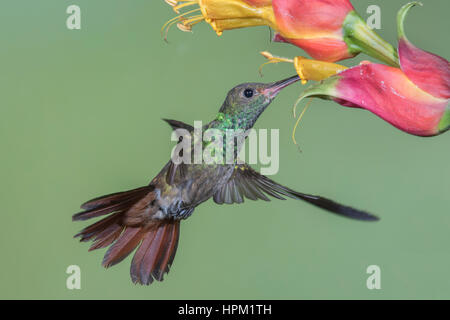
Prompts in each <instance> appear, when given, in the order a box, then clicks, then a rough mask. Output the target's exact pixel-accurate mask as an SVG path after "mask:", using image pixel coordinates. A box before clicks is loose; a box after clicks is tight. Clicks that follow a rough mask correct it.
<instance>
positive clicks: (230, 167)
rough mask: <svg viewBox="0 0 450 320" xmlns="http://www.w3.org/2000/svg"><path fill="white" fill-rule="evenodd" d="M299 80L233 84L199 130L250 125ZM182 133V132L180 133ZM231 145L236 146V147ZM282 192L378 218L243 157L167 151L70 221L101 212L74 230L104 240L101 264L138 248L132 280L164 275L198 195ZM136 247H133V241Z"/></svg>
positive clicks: (231, 197) (224, 200)
mask: <svg viewBox="0 0 450 320" xmlns="http://www.w3.org/2000/svg"><path fill="white" fill-rule="evenodd" d="M298 80H299V77H298V76H293V77H290V78H287V79H285V80H281V81H277V82H273V83H268V84H265V83H244V84H240V85H238V86H236V87H234V88H233V89H231V90H230V91H229V92H228V94H227V96H226V99H225V101H224V103H223V104H222V106H221V108H220V110H219V114H220V116H218V117H216V119H214V120H213V121H211V122H209V123H208V124H205V125H204V126H203V128H202V130H207V129H217V130H219V131H220V132H224V131H225V130H230V129H235V130H238V129H242V130H249V129H251V128H252V127H253V125H254V124H255V122H256V120H257V119H258V118H259V116H260V115H261V114H262V113H263V112H264V111H265V110H266V108H267V107H268V106H269V105H270V103H271V102H272V101H273V100H274V99H275V97H276V96H277V95H278V93H279V92H280V91H281V90H282V89H283V88H285V87H287V86H288V85H290V84H292V83H295V82H296V81H298ZM164 120H165V121H167V122H168V124H169V125H170V126H171V127H172V129H173V130H177V129H184V130H187V131H188V132H193V130H194V127H193V126H191V125H189V124H186V123H183V122H181V121H176V120H167V119H164ZM182 139H183V137H180V138H179V141H181V140H182ZM235 151H236V150H235ZM268 196H270V197H273V198H276V199H281V200H285V197H288V198H293V199H299V200H304V201H306V202H308V203H310V204H312V205H314V206H317V207H319V208H322V209H324V210H326V211H329V212H332V213H335V214H338V215H340V216H344V217H347V218H352V219H358V220H365V221H375V220H378V218H377V216H375V215H372V214H370V213H368V212H365V211H361V210H357V209H354V208H352V207H349V206H345V205H342V204H339V203H337V202H335V201H332V200H330V199H327V198H324V197H321V196H316V195H310V194H306V193H300V192H297V191H294V190H292V189H290V188H288V187H285V186H283V185H281V184H278V183H276V182H275V181H273V180H271V179H269V178H268V177H266V176H264V175H262V174H260V173H258V172H257V171H256V170H254V169H252V168H251V167H250V166H249V165H248V164H246V163H245V162H244V163H243V162H241V163H238V162H234V163H225V164H224V163H219V162H218V163H213V164H204V163H200V164H198V163H192V164H187V163H178V164H177V163H175V162H174V161H173V160H172V159H171V160H169V161H168V162H167V164H166V165H165V166H164V167H163V168H162V170H161V171H160V172H159V173H158V174H157V175H156V177H155V178H153V180H151V181H150V183H149V184H148V185H147V186H143V187H140V188H136V189H133V190H128V191H123V192H118V193H113V194H109V195H105V196H101V197H98V198H95V199H92V200H89V201H87V202H85V203H84V204H82V205H81V209H82V210H83V211H81V212H79V213H77V214H75V215H73V217H72V218H73V221H80V220H88V219H92V218H97V217H100V216H102V217H103V219H101V220H99V221H97V222H95V223H94V224H92V225H89V226H87V227H86V228H84V229H83V230H81V231H80V232H79V233H78V234H76V235H75V236H74V237H79V238H80V241H82V242H85V241H93V243H92V245H91V247H90V248H89V251H91V250H95V249H100V248H106V247H109V248H108V250H107V252H106V253H105V256H104V258H103V262H102V265H103V266H104V267H106V268H108V267H111V266H113V265H115V264H117V263H119V262H121V261H122V260H123V259H125V258H126V257H127V256H128V255H129V254H130V253H131V252H133V251H134V250H136V252H135V254H134V256H133V259H132V261H131V268H130V275H131V280H132V281H133V283H135V284H142V285H149V284H151V283H152V282H153V281H154V280H157V281H162V280H163V278H164V274H165V273H168V272H169V269H170V267H171V265H172V262H173V260H174V257H175V253H176V251H177V246H178V239H179V233H180V223H181V221H182V220H184V219H187V218H188V217H190V216H191V215H192V213H193V212H194V210H195V208H196V207H197V206H198V205H200V204H201V203H203V202H205V201H207V200H209V199H211V198H212V199H213V201H214V202H215V203H216V204H233V203H236V204H238V203H242V202H244V199H249V200H258V199H261V200H264V201H270V198H269V197H268ZM136 248H137V249H136Z"/></svg>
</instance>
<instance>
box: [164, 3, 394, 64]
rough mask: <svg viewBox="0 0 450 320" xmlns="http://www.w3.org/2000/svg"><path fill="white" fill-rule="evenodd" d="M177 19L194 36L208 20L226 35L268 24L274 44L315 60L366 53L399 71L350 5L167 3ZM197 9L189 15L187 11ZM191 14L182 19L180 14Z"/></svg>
mask: <svg viewBox="0 0 450 320" xmlns="http://www.w3.org/2000/svg"><path fill="white" fill-rule="evenodd" d="M165 1H166V2H167V3H168V4H169V5H171V6H172V7H173V9H174V11H175V12H177V13H179V15H178V16H176V17H175V18H173V19H171V20H169V21H168V22H167V23H166V24H165V25H164V26H163V29H167V30H168V29H169V28H170V26H171V25H172V24H175V23H176V24H177V26H178V28H179V29H180V30H182V31H191V30H192V26H194V25H195V24H197V23H199V22H201V21H206V22H207V23H209V24H210V25H211V26H212V28H213V29H214V30H215V31H216V33H217V34H218V35H221V34H222V32H223V31H224V30H231V29H236V28H244V27H251V26H261V25H267V26H269V27H271V28H272V29H274V30H276V31H277V32H278V33H277V34H276V36H275V38H274V41H281V42H290V43H292V44H294V45H296V46H298V47H300V48H302V49H303V50H305V51H306V52H307V53H308V54H309V55H310V56H311V57H313V58H315V59H318V60H323V61H328V62H334V61H339V60H342V59H347V58H351V57H354V56H355V55H357V54H358V53H360V52H364V53H366V54H368V55H370V56H372V57H374V58H376V59H379V60H381V61H383V62H385V63H387V64H388V65H392V66H398V58H397V53H396V50H395V49H394V48H393V47H392V46H391V45H390V44H388V43H387V42H385V41H384V40H383V39H381V38H380V37H379V36H378V35H377V34H376V33H375V32H374V31H373V30H371V29H370V28H369V27H368V26H367V24H366V23H365V21H364V20H363V19H362V18H361V17H360V16H359V15H358V14H357V13H356V12H355V10H354V8H353V6H352V4H351V3H350V1H349V0H180V1H177V0H165ZM192 6H197V8H196V9H193V10H188V7H192ZM181 9H183V10H188V11H186V12H185V13H182V14H180V10H181Z"/></svg>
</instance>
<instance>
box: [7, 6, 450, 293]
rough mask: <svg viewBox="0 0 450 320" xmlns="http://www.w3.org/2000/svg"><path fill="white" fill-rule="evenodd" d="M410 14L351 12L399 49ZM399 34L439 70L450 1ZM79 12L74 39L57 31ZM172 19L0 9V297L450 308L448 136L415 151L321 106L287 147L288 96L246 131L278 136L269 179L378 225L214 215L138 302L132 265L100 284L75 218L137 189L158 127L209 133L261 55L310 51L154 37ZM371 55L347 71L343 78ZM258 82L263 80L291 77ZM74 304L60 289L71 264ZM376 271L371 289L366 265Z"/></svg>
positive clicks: (157, 143)
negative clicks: (444, 302) (321, 301)
mask: <svg viewBox="0 0 450 320" xmlns="http://www.w3.org/2000/svg"><path fill="white" fill-rule="evenodd" d="M405 2H406V0H404V1H400V0H395V1H375V0H367V1H362V0H361V1H353V3H354V5H355V7H356V8H357V10H358V12H359V13H360V14H361V15H362V16H363V17H365V18H366V17H367V16H368V14H367V13H366V8H367V6H368V5H370V4H378V5H379V6H380V7H381V8H382V30H379V33H380V34H381V35H382V36H383V38H385V39H386V40H388V41H390V42H391V43H394V42H395V39H396V35H395V30H396V27H395V16H396V12H397V10H398V9H399V8H400V6H401V5H402V4H404V3H405ZM423 2H424V4H425V5H424V7H422V8H416V9H414V10H412V12H411V14H410V15H409V17H408V19H407V33H408V35H409V38H410V40H412V41H413V42H414V43H415V44H416V45H418V46H419V47H421V48H425V49H427V50H429V51H432V52H434V53H437V54H439V55H441V56H444V57H446V58H448V57H450V43H449V42H448V34H447V32H448V30H449V26H450V25H449V20H448V12H449V10H450V2H448V1H444V0H440V1H435V0H434V1H423ZM70 4H76V5H79V6H80V7H81V18H82V29H81V30H68V29H67V28H66V24H65V22H66V18H67V16H68V15H67V14H66V8H67V7H68V6H69V5H70ZM173 16H174V14H173V12H172V11H171V9H170V7H169V6H167V5H166V4H165V3H164V2H163V1H156V0H133V1H119V0H114V1H113V0H97V1H88V0H72V1H65V0H64V1H62V0H60V1H54V0H53V1H50V0H40V1H24V0H3V1H2V2H1V4H0V30H1V31H0V32H1V33H2V36H1V40H2V44H1V46H0V61H1V75H0V87H1V89H2V90H1V92H2V93H1V97H0V110H1V113H0V130H1V135H0V137H1V138H0V143H1V152H2V158H1V159H2V160H1V167H0V177H1V186H0V197H1V205H2V208H1V211H2V213H1V216H2V223H1V229H2V230H1V232H0V240H1V249H2V250H1V266H0V298H39V299H46V298H62V299H80V298H88V299H90V298H101V299H103V298H105V299H108V298H124V299H132V298H133V299H187V298H189V299H215V298H219V299H220V298H225V299H226V298H235V299H241V298H247V299H248V298H255V299H282V298H284V299H312V298H326V299H349V298H357V299H362V298H364V299H391V298H406V299H409V298H427V299H428V298H430V299H431V298H450V278H449V276H448V274H449V270H450V249H449V248H448V245H449V243H450V232H449V228H450V210H449V204H450V203H449V194H450V179H449V177H450V165H449V163H450V161H449V160H450V147H449V146H450V134H444V135H442V136H438V137H434V138H418V137H414V136H409V135H407V134H405V133H402V132H400V131H398V130H396V129H394V128H393V127H392V126H390V125H389V124H387V123H385V122H383V121H382V120H380V119H379V118H377V117H375V116H374V115H372V114H370V113H368V112H365V111H362V110H356V109H350V108H343V107H340V106H338V105H337V104H334V103H332V102H325V101H319V100H315V101H314V102H313V104H312V107H311V108H310V109H309V110H308V112H307V114H306V116H305V118H304V121H302V123H301V127H300V128H299V130H298V131H297V140H298V141H299V144H300V146H301V149H302V151H303V152H302V153H299V151H298V149H297V147H296V146H295V145H294V144H293V143H292V141H291V130H292V128H293V125H294V122H295V119H293V118H292V115H291V106H292V104H293V102H294V101H295V100H296V98H297V96H298V95H299V94H300V93H301V92H302V89H303V88H302V87H301V85H300V84H298V85H294V86H291V87H289V88H287V89H286V90H285V91H284V92H282V93H281V94H280V96H279V97H278V98H277V100H276V101H275V102H274V103H273V104H272V105H271V106H270V108H269V109H268V110H267V111H266V112H265V113H264V114H263V115H262V117H261V118H260V120H259V121H258V123H257V126H256V127H257V128H280V140H281V141H280V171H279V173H278V174H277V175H276V176H274V177H273V178H274V179H275V180H277V181H279V182H280V183H283V184H285V185H288V186H291V187H292V188H294V189H297V190H299V191H304V192H309V193H317V194H322V195H325V196H328V197H331V198H334V199H337V200H339V201H341V202H343V203H347V204H351V205H353V206H355V207H358V208H365V209H367V210H370V211H372V212H374V213H377V214H378V215H379V216H380V217H381V218H382V220H381V221H380V222H378V223H363V222H358V221H351V220H346V219H343V218H339V217H336V216H334V215H331V214H328V213H325V212H323V211H320V210H319V209H316V208H314V207H312V206H310V205H308V204H306V203H303V202H298V201H294V200H289V201H272V202H270V203H266V202H261V201H259V202H253V201H247V202H246V203H245V204H242V205H234V206H217V205H215V204H214V203H213V202H212V201H209V202H207V203H205V204H203V205H202V206H200V207H199V208H198V209H197V210H196V212H195V214H194V215H193V216H192V217H191V218H190V219H188V220H187V221H185V222H183V223H182V227H181V238H180V243H179V248H178V252H177V255H176V258H175V261H174V264H173V267H172V270H171V272H170V273H169V274H168V275H166V277H165V281H164V282H162V283H154V284H153V285H151V286H150V287H139V286H135V285H133V284H132V282H131V281H130V278H129V264H130V258H128V259H127V260H125V261H124V262H123V263H121V264H119V265H117V266H115V267H113V268H111V269H108V270H105V269H104V268H102V267H101V266H100V263H101V259H102V257H103V254H104V252H105V250H99V251H94V252H91V253H88V252H87V249H88V245H87V244H80V243H78V241H77V240H75V239H73V238H72V236H73V235H74V234H75V233H76V232H77V231H79V230H80V229H81V228H82V227H84V226H86V225H87V223H79V222H78V223H73V222H72V221H71V215H72V214H73V213H75V212H77V211H78V208H79V205H80V203H82V202H84V201H85V200H88V199H90V198H92V197H95V196H98V195H102V194H106V193H110V192H115V191H121V190H126V189H130V188H134V187H138V186H141V185H144V184H147V183H148V182H149V181H150V179H151V178H153V176H154V175H155V174H156V173H158V172H159V170H160V168H161V167H162V166H163V165H164V164H165V162H166V161H167V160H168V158H169V155H170V150H171V148H172V147H173V143H172V142H171V141H170V129H169V127H168V125H167V124H165V123H164V122H163V121H161V118H174V119H179V120H182V121H185V122H188V123H193V121H194V120H203V121H204V122H206V121H210V120H211V119H212V118H213V117H214V116H215V115H216V113H217V111H218V108H219V107H220V105H221V103H222V101H223V99H224V96H225V94H226V92H227V91H228V90H229V89H230V88H231V87H233V86H234V85H236V84H239V83H241V82H248V81H261V78H260V76H259V74H258V72H257V69H258V66H259V65H260V64H261V63H263V62H264V59H263V58H262V57H261V56H259V54H258V52H259V51H262V50H269V51H271V52H272V53H274V54H277V55H280V56H287V57H293V56H295V55H299V54H304V53H303V52H302V51H301V50H300V49H298V48H296V47H293V46H289V45H286V44H274V43H270V41H269V39H270V33H269V30H268V28H267V27H258V28H250V29H245V30H236V31H229V32H225V33H224V35H223V36H221V37H217V36H216V34H215V33H214V32H213V31H212V29H211V28H210V27H209V26H208V25H206V24H201V25H198V26H197V27H196V28H195V29H194V33H193V34H189V33H182V32H180V31H178V30H177V29H176V27H175V28H173V29H172V30H171V32H170V33H169V44H167V43H165V42H164V41H163V40H162V39H161V36H160V27H161V26H162V24H163V23H164V22H165V21H166V20H167V19H169V18H171V17H173ZM362 59H368V57H367V56H363V55H360V56H359V57H358V58H356V59H354V60H350V61H346V62H345V64H346V65H354V64H356V63H358V62H359V61H360V60H362ZM293 74H294V71H293V68H292V66H291V65H288V64H285V65H283V64H278V65H271V66H267V67H266V68H265V69H264V77H263V80H262V81H264V82H270V81H275V80H279V79H281V78H284V77H287V76H290V75H293ZM72 264H75V265H79V266H80V268H81V276H82V278H81V279H82V280H81V290H68V289H67V288H66V278H67V276H68V275H67V274H66V273H65V271H66V268H67V266H69V265H72ZM372 264H376V265H379V266H380V267H381V286H382V289H381V290H368V289H367V288H366V279H367V277H368V275H367V274H366V268H367V266H369V265H372Z"/></svg>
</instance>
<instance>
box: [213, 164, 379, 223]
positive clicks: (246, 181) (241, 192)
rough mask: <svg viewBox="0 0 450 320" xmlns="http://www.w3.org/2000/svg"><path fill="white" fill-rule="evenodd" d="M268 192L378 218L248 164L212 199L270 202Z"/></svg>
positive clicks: (347, 214) (356, 215)
mask: <svg viewBox="0 0 450 320" xmlns="http://www.w3.org/2000/svg"><path fill="white" fill-rule="evenodd" d="M267 195H269V196H272V197H274V198H277V199H281V200H285V198H284V197H283V196H285V197H289V198H293V199H300V200H304V201H306V202H309V203H311V204H313V205H315V206H317V207H319V208H322V209H325V210H327V211H330V212H332V213H335V214H338V215H341V216H344V217H347V218H352V219H357V220H366V221H376V220H379V218H378V217H377V216H374V215H372V214H370V213H368V212H365V211H361V210H357V209H354V208H351V207H348V206H344V205H342V204H339V203H337V202H334V201H332V200H329V199H327V198H323V197H320V196H315V195H310V194H305V193H300V192H297V191H294V190H292V189H290V188H287V187H285V186H282V185H280V184H278V183H276V182H275V181H273V180H271V179H269V178H267V177H266V176H264V175H262V174H260V173H258V172H256V171H255V170H253V169H252V168H251V167H250V166H248V165H246V164H242V165H237V166H236V168H235V170H234V173H233V175H232V176H231V177H230V180H229V181H228V183H227V184H225V185H224V186H223V187H222V188H221V189H220V190H219V191H218V192H217V193H216V194H214V196H213V199H214V202H216V203H217V204H223V203H227V204H232V203H242V202H244V198H248V199H251V200H258V199H262V200H265V201H270V199H269V198H268V197H267Z"/></svg>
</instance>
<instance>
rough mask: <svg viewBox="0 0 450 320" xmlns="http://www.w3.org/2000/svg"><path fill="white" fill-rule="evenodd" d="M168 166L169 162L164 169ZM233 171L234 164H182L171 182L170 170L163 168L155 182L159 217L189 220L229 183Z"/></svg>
mask: <svg viewBox="0 0 450 320" xmlns="http://www.w3.org/2000/svg"><path fill="white" fill-rule="evenodd" d="M169 166H170V162H169V163H168V164H167V165H166V167H165V169H166V168H168V167H169ZM233 171H234V165H232V164H224V165H222V164H211V165H207V164H183V165H182V168H177V172H176V173H175V174H174V177H173V180H172V181H171V182H172V183H168V181H167V180H168V179H167V174H168V173H169V170H167V169H166V170H164V169H163V170H162V171H161V172H160V174H158V176H157V177H156V178H155V179H154V180H153V181H152V183H155V187H156V188H157V189H158V191H159V192H158V194H159V196H158V198H157V202H158V205H159V207H160V211H161V213H160V218H169V217H170V218H175V219H186V218H187V217H189V216H190V215H191V214H192V212H193V210H194V208H195V207H196V206H198V205H199V204H201V203H203V202H205V201H207V200H208V199H209V198H211V197H212V196H213V195H214V194H215V193H216V192H217V191H218V190H219V189H220V188H221V187H222V186H223V185H224V184H226V183H227V182H228V180H229V178H230V176H231V175H232V174H233Z"/></svg>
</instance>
